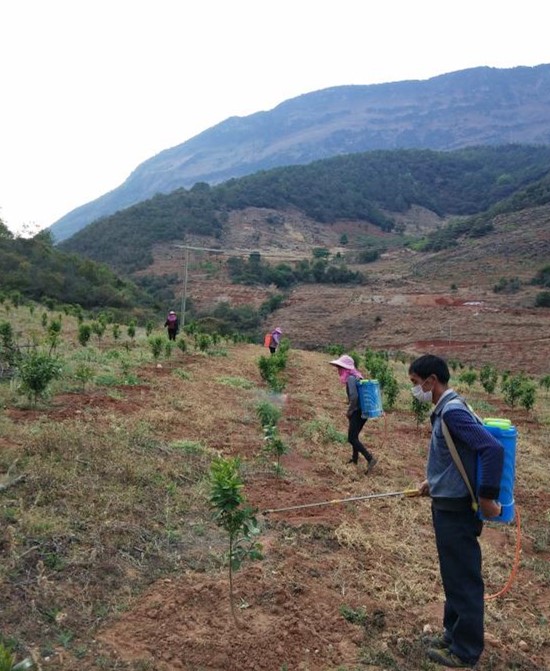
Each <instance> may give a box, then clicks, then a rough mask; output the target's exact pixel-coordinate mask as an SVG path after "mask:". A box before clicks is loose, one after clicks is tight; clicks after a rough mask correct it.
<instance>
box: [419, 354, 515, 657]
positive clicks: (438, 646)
mask: <svg viewBox="0 0 550 671" xmlns="http://www.w3.org/2000/svg"><path fill="white" fill-rule="evenodd" d="M409 377H410V380H411V382H412V383H413V385H414V387H413V388H412V390H411V391H412V394H413V396H414V397H415V398H416V399H418V400H419V401H423V402H428V403H432V404H433V405H434V406H435V408H434V410H433V412H432V415H431V418H430V420H431V423H432V436H431V441H430V448H429V455H428V464H427V479H426V480H425V481H424V482H423V483H422V484H421V485H420V493H421V494H422V495H424V496H430V497H431V499H432V520H433V527H434V531H435V540H436V546H437V554H438V557H439V567H440V572H441V579H442V582H443V589H444V591H445V605H444V610H443V629H444V631H443V634H442V635H441V636H434V637H428V638H427V639H426V640H425V642H426V643H427V644H428V646H429V647H428V650H427V656H428V657H429V658H430V659H431V660H432V661H434V662H437V663H438V664H442V665H444V666H446V667H448V668H472V667H473V666H474V665H475V664H476V662H477V660H478V659H479V657H480V656H481V653H482V651H483V645H484V641H483V639H484V623H483V615H484V584H483V578H482V575H481V548H480V545H479V541H478V538H479V536H480V535H481V531H482V529H483V521H482V519H481V518H483V519H492V518H497V517H498V516H499V515H500V514H501V505H500V503H499V502H498V501H497V499H498V497H499V494H500V483H501V478H502V472H503V464H504V448H503V446H502V445H501V444H500V443H499V442H498V440H497V439H496V438H495V437H494V436H493V435H492V434H491V433H490V431H488V430H487V429H486V428H485V427H484V426H483V424H482V422H481V420H480V419H479V418H478V417H477V416H476V415H475V414H474V413H473V412H472V411H471V410H470V408H469V407H468V406H467V405H466V403H465V402H464V401H463V400H462V399H461V398H460V397H459V395H458V394H457V393H456V392H455V391H454V390H453V389H451V388H450V387H449V386H448V382H449V378H450V373H449V368H448V366H447V364H446V362H445V361H444V360H443V359H441V358H440V357H437V356H435V355H432V354H425V355H424V356H421V357H419V358H418V359H416V360H415V361H413V362H412V364H411V365H410V367H409ZM478 465H479V466H478ZM478 469H480V470H481V479H480V481H479V483H478V486H477V490H478V493H477V499H476V497H475V495H474V494H473V488H472V485H471V484H470V483H476V480H477V475H478ZM474 486H475V484H474ZM478 508H479V511H480V513H481V516H480V515H479V514H477V513H478Z"/></svg>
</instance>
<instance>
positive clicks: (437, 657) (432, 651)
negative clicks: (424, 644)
mask: <svg viewBox="0 0 550 671" xmlns="http://www.w3.org/2000/svg"><path fill="white" fill-rule="evenodd" d="M426 655H427V656H428V657H429V658H430V659H431V660H432V662H436V663H437V664H443V666H448V667H449V668H450V669H473V668H474V666H475V665H474V664H470V662H465V661H464V660H462V659H460V657H457V656H456V655H455V654H454V653H453V652H451V651H450V650H449V649H448V648H447V649H443V650H437V649H436V648H428V651H427V652H426Z"/></svg>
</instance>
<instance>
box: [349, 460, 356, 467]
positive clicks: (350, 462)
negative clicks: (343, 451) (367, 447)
mask: <svg viewBox="0 0 550 671" xmlns="http://www.w3.org/2000/svg"><path fill="white" fill-rule="evenodd" d="M347 463H348V464H355V465H356V466H357V462H356V461H355V459H350V460H349V461H348V462H347Z"/></svg>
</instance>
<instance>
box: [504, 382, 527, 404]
mask: <svg viewBox="0 0 550 671" xmlns="http://www.w3.org/2000/svg"><path fill="white" fill-rule="evenodd" d="M525 381H526V378H525V376H524V375H523V374H521V373H519V374H518V375H512V376H510V377H507V378H506V379H505V380H503V382H502V395H503V397H504V402H505V403H506V404H507V405H509V406H510V407H511V408H513V407H514V406H515V405H516V403H517V402H518V401H519V400H520V398H521V396H522V394H523V387H524V384H525Z"/></svg>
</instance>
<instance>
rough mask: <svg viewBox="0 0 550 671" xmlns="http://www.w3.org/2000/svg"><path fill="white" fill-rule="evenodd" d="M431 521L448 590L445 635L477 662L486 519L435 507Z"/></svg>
mask: <svg viewBox="0 0 550 671" xmlns="http://www.w3.org/2000/svg"><path fill="white" fill-rule="evenodd" d="M432 520H433V526H434V531H435V542H436V545H437V554H438V556H439V568H440V571H441V580H442V582H443V589H444V591H445V606H444V609H443V627H444V628H445V636H446V638H448V639H449V640H450V641H451V645H450V647H449V649H450V650H451V652H453V653H454V654H455V655H458V657H460V659H462V660H464V661H465V662H468V663H470V664H475V663H476V662H477V660H478V659H479V657H480V655H481V653H482V652H483V614H484V601H483V594H484V585H483V578H482V576H481V548H480V546H479V541H478V537H479V535H480V534H481V531H482V529H483V522H481V520H479V519H478V518H477V517H476V515H475V514H474V513H473V512H472V511H471V510H468V511H464V512H455V511H450V510H437V509H435V508H434V507H432Z"/></svg>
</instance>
